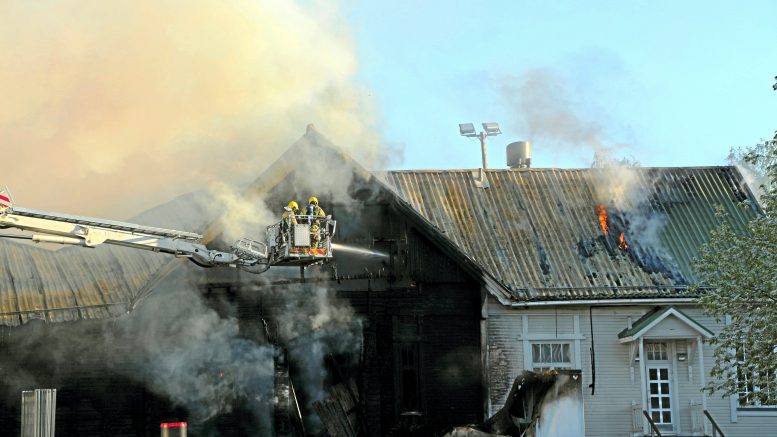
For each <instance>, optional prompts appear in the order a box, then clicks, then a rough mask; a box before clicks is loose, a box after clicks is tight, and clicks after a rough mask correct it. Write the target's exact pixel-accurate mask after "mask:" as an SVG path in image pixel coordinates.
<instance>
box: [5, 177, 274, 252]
mask: <svg viewBox="0 0 777 437" xmlns="http://www.w3.org/2000/svg"><path fill="white" fill-rule="evenodd" d="M0 228H16V229H20V230H24V231H31V232H33V234H32V235H29V236H13V237H14V238H27V239H30V240H32V241H35V242H46V243H60V244H73V245H77V246H85V247H94V246H97V245H99V244H103V243H105V244H116V245H120V246H127V247H133V248H137V249H146V250H151V251H154V252H163V253H169V254H173V255H175V256H180V257H187V258H190V259H191V260H192V261H193V262H195V263H196V264H198V265H201V266H206V267H210V266H218V265H230V266H245V267H250V266H254V265H256V264H267V263H268V256H267V246H266V245H265V244H264V243H260V242H255V241H251V240H241V241H242V242H243V244H242V245H241V247H240V250H236V251H235V252H234V253H230V252H221V251H218V250H211V249H208V248H207V247H206V246H205V245H203V244H202V243H199V242H198V241H199V240H200V238H202V236H201V235H199V234H195V233H192V232H184V231H177V230H172V229H162V228H154V227H150V226H142V225H137V224H133V223H125V222H117V221H111V220H103V219H97V218H90V217H80V216H74V215H68V214H59V213H53V212H46V211H38V210H34V209H27V208H19V207H16V206H14V205H13V203H12V202H11V198H10V195H9V194H7V193H5V192H0ZM245 241H249V242H250V243H251V244H245Z"/></svg>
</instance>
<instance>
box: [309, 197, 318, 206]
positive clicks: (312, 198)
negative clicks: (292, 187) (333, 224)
mask: <svg viewBox="0 0 777 437" xmlns="http://www.w3.org/2000/svg"><path fill="white" fill-rule="evenodd" d="M308 203H311V204H313V205H318V199H317V198H316V197H314V196H311V197H310V199H308Z"/></svg>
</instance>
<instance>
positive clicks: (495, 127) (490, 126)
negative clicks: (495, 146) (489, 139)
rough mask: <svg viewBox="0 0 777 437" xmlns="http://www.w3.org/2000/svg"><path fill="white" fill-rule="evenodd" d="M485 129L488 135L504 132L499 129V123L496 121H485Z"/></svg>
mask: <svg viewBox="0 0 777 437" xmlns="http://www.w3.org/2000/svg"><path fill="white" fill-rule="evenodd" d="M483 130H484V131H485V132H486V135H488V136H494V135H499V134H501V133H502V131H501V130H500V129H499V123H496V122H490V123H483Z"/></svg>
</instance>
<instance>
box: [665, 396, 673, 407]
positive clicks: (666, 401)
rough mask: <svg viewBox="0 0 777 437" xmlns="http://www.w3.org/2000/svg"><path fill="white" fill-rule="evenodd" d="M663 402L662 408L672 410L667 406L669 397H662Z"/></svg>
mask: <svg viewBox="0 0 777 437" xmlns="http://www.w3.org/2000/svg"><path fill="white" fill-rule="evenodd" d="M663 401H664V402H663V407H664V408H672V407H671V406H670V405H669V396H664V399H663Z"/></svg>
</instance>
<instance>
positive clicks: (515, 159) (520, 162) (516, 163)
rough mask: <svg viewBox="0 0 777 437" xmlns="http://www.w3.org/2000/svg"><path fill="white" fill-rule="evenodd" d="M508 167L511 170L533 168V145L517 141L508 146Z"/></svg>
mask: <svg viewBox="0 0 777 437" xmlns="http://www.w3.org/2000/svg"><path fill="white" fill-rule="evenodd" d="M507 166H508V167H510V168H529V167H531V143H530V142H528V141H516V142H514V143H510V144H508V145H507Z"/></svg>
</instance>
